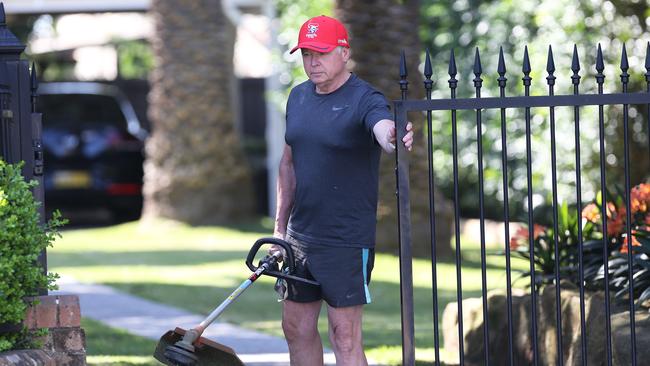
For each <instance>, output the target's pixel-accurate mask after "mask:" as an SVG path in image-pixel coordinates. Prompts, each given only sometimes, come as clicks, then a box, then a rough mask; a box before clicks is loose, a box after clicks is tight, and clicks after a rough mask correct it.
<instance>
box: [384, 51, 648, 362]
mask: <svg viewBox="0 0 650 366" xmlns="http://www.w3.org/2000/svg"><path fill="white" fill-rule="evenodd" d="M405 65H406V62H405V59H404V54H402V59H401V65H400V76H401V80H400V88H401V91H402V100H398V101H394V107H395V120H396V123H397V126H398V137H397V138H398V140H400V139H401V138H402V137H403V134H404V131H405V126H406V123H407V112H409V111H417V112H426V115H427V120H426V126H425V130H426V131H427V136H426V137H427V142H428V143H427V148H428V157H429V176H428V179H429V205H430V212H431V213H433V212H435V202H434V195H433V186H434V183H435V182H434V179H435V178H434V165H433V154H434V137H435V135H436V131H435V130H434V129H433V125H432V119H433V114H432V113H433V112H436V111H443V112H445V113H448V114H447V116H448V117H450V122H451V136H452V156H453V180H454V182H453V187H454V193H453V201H454V205H453V207H454V218H455V220H454V221H455V267H456V301H457V311H458V316H457V319H458V321H457V326H458V345H457V346H458V356H457V357H458V358H457V360H454V361H453V362H452V363H455V362H456V361H458V362H459V363H460V364H461V365H462V364H465V362H466V360H465V355H466V350H465V344H464V336H463V335H464V333H463V283H462V279H461V267H462V256H461V235H460V234H461V233H460V217H461V212H460V207H459V200H458V197H459V181H458V179H459V178H458V171H459V161H458V159H459V155H458V148H459V146H458V132H457V125H458V124H459V123H461V122H463V121H462V120H461V118H460V117H459V113H460V112H461V111H470V113H472V116H473V117H472V119H475V122H474V121H472V122H473V123H475V129H476V140H475V141H476V146H477V151H476V157H477V162H476V163H477V166H478V172H477V173H478V185H479V192H478V198H479V199H478V205H479V212H480V253H481V275H482V283H481V288H482V290H481V295H482V307H483V308H482V312H483V323H482V327H483V337H482V340H483V345H482V347H483V349H482V351H483V352H482V353H483V354H482V359H483V364H494V361H493V360H494V359H495V355H492V354H490V352H492V351H491V350H494V345H492V347H491V345H490V344H489V342H490V341H491V338H490V336H489V332H490V331H489V328H490V327H491V326H497V324H489V319H490V316H489V312H490V311H491V310H494V309H489V308H488V301H487V298H488V294H487V290H488V286H487V281H486V255H487V254H486V241H485V216H484V207H483V206H484V198H485V195H484V191H483V185H484V176H483V150H484V146H483V143H482V141H483V138H484V134H485V131H483V128H484V126H483V125H484V124H483V121H484V118H485V116H484V115H482V112H484V111H487V110H495V112H498V113H499V114H498V117H497V118H498V119H500V130H501V131H500V135H501V144H500V149H501V160H502V161H501V163H502V179H503V182H502V190H503V197H502V199H503V217H502V221H504V222H505V225H504V231H505V233H504V234H505V243H503V244H504V246H503V251H502V253H503V255H504V256H505V274H506V279H505V282H506V283H505V285H504V287H505V290H506V298H507V301H506V303H507V310H506V311H507V322H508V324H507V342H506V343H505V347H507V350H505V349H503V350H501V351H500V352H501V353H502V354H504V353H506V352H507V356H505V359H506V360H507V364H510V365H513V364H517V363H522V361H518V360H520V359H518V358H517V357H515V355H514V353H515V348H516V347H515V345H514V343H515V341H516V339H515V335H514V329H513V321H514V320H513V294H512V287H513V285H512V284H513V279H512V272H513V270H512V268H511V255H513V253H514V252H513V250H515V249H514V248H513V247H512V246H511V243H510V238H511V234H512V233H510V232H509V223H510V220H511V217H510V213H509V202H508V192H509V190H510V189H512V188H511V187H509V185H510V184H509V182H510V180H509V177H508V174H509V169H508V165H507V161H508V146H509V145H508V144H509V141H508V140H507V133H506V131H507V124H508V123H509V122H511V121H509V120H508V118H507V113H506V112H507V110H508V109H518V110H523V119H524V121H525V146H526V149H525V150H526V173H527V174H526V182H527V184H526V190H527V192H526V196H527V202H526V207H527V227H528V233H527V234H528V235H527V236H528V238H527V240H526V241H527V247H528V248H527V250H526V251H524V252H523V253H522V252H521V248H519V249H520V252H518V254H521V255H520V256H523V257H528V258H529V265H528V267H529V268H528V273H527V275H528V276H529V277H530V281H529V284H527V285H529V287H528V288H529V294H530V298H531V300H530V306H529V309H528V314H527V316H529V317H530V327H529V329H528V337H530V349H529V350H528V351H529V355H528V356H527V360H526V361H524V363H525V364H534V365H538V364H544V363H545V362H544V361H542V360H541V359H540V352H541V351H540V344H539V343H540V342H539V329H538V328H539V327H540V323H539V321H540V320H539V319H538V313H539V308H538V307H539V306H540V305H539V299H538V296H539V290H540V288H541V286H543V285H548V286H549V287H553V288H554V293H555V309H554V313H555V314H556V315H555V316H553V317H552V318H554V319H553V322H552V323H553V324H551V327H552V328H554V331H555V347H556V352H557V357H555V360H554V361H553V362H551V363H555V364H558V365H563V364H564V362H565V360H566V356H567V355H565V354H563V349H565V348H566V347H563V345H564V344H566V343H568V342H571V340H567V339H563V335H564V333H563V329H562V326H563V324H564V322H563V319H562V317H563V311H564V308H562V304H561V291H563V289H562V288H561V286H559V285H558V284H560V282H561V280H565V279H567V278H571V279H572V280H573V282H574V283H575V284H576V287H577V288H578V289H579V298H580V326H579V340H578V341H577V344H579V346H578V347H577V349H576V350H575V351H574V352H577V353H578V354H579V355H578V356H576V357H574V359H577V360H579V362H578V364H582V365H588V364H594V363H598V364H601V363H605V362H606V363H607V364H608V365H611V364H612V347H613V346H612V330H611V324H610V319H611V316H612V307H613V304H612V303H611V300H610V299H611V297H612V295H614V293H613V289H614V288H615V289H616V295H617V296H619V297H621V298H623V299H625V301H626V303H627V305H625V307H627V309H626V310H627V311H629V334H630V339H629V350H628V351H627V354H628V355H629V360H630V364H632V365H636V364H637V362H638V361H637V346H639V345H637V341H636V333H637V329H636V324H635V310H637V309H638V307H639V303H640V302H641V301H642V300H644V299H646V298H648V297H650V290H647V286H646V287H645V288H639V287H638V286H636V283H639V281H641V280H646V279H647V275H648V269H649V268H650V261H649V260H648V256H647V254H649V253H650V235H649V234H648V230H650V227H649V226H650V222H646V223H645V225H648V226H643V225H644V224H643V223H641V225H640V226H639V225H636V224H634V222H635V221H634V220H633V217H632V215H634V214H635V211H634V210H635V207H636V206H635V207H632V206H631V205H632V202H631V201H632V199H631V194H633V193H634V192H631V189H632V187H631V181H630V165H631V164H635V162H636V161H640V159H633V158H632V157H631V156H630V151H629V150H630V149H629V146H630V141H629V139H630V135H631V132H632V133H637V134H638V133H639V132H638V131H636V132H634V131H630V128H629V119H630V117H629V116H630V111H629V108H630V106H631V105H641V106H643V108H644V109H645V110H646V111H647V114H646V116H645V118H646V120H647V127H644V128H647V129H646V134H647V135H648V136H650V43H648V49H647V51H646V60H645V69H646V70H647V72H646V73H645V81H646V83H647V89H646V91H643V92H636V93H630V92H628V85H629V83H630V74H628V70H629V65H628V57H627V53H626V49H625V45H623V49H622V55H621V63H620V70H621V74H620V82H621V86H622V92H620V93H611V94H605V93H604V92H603V84H604V80H605V75H604V73H603V72H604V69H605V67H604V65H605V63H604V60H603V53H602V51H601V47H600V45H598V49H597V56H596V65H595V71H596V73H595V82H596V85H597V90H598V91H597V93H596V94H580V90H579V87H580V82H581V76H580V70H581V69H580V62H579V57H578V52H577V48H576V47H575V46H574V50H573V60H572V65H571V71H572V72H573V74H572V76H571V84H572V86H573V93H572V94H570V95H556V94H555V90H554V87H555V84H556V77H555V76H554V74H555V71H556V70H555V62H554V58H553V52H552V49H551V47H549V49H548V61H547V67H546V72H547V76H546V87H547V88H548V95H544V96H531V95H530V88H531V83H532V78H531V75H530V74H531V71H532V70H531V63H530V59H529V56H528V49H527V48H526V50H525V53H524V58H523V67H522V72H523V76H522V81H523V89H524V96H512V97H507V96H506V90H507V89H506V84H507V78H506V65H505V62H504V54H503V50H500V53H499V60H498V68H497V70H496V71H497V75H495V76H496V77H495V79H496V82H497V85H498V87H499V97H487V98H486V97H481V90H482V84H483V79H482V77H483V76H484V75H483V71H482V66H481V60H480V56H479V51H478V49H477V50H476V54H475V62H474V69H473V72H474V75H475V78H474V79H473V80H472V82H473V86H474V89H475V97H473V98H457V96H456V91H457V86H458V82H459V80H458V79H457V75H458V72H457V68H456V62H455V57H454V52H453V51H452V52H451V56H450V60H449V76H450V78H449V80H448V84H449V93H450V97H449V98H448V99H432V98H431V96H432V85H433V81H432V79H431V77H432V65H431V61H430V56H429V53H428V52H427V54H426V62H425V67H424V76H425V81H424V87H425V90H426V95H427V98H426V100H409V99H407V92H408V81H407V70H406V66H405ZM617 105H620V106H622V120H623V137H624V141H623V150H624V154H623V155H624V156H623V158H622V159H623V162H624V164H623V165H624V168H623V171H624V189H622V190H621V192H622V193H621V194H620V197H622V199H623V203H622V208H621V209H620V210H619V211H618V214H619V216H620V217H619V218H618V221H617V225H620V224H621V223H623V226H622V228H621V230H620V231H621V233H620V234H619V235H618V237H617V238H614V239H613V238H612V237H610V236H609V235H608V234H609V231H608V224H609V225H610V226H612V221H611V219H612V217H611V216H612V215H613V214H614V213H613V212H610V210H609V209H608V207H609V204H608V202H610V200H612V199H613V197H609V196H608V192H611V187H610V188H608V187H607V183H608V180H607V177H606V174H607V173H606V171H607V169H606V164H607V163H606V161H607V156H606V147H605V128H606V124H607V123H608V122H609V121H608V119H607V118H609V117H607V118H606V113H605V106H617ZM565 106H566V107H570V108H572V112H573V121H566V120H563V121H562V122H563V123H568V122H572V123H573V129H574V136H573V139H572V140H574V141H571V143H572V144H574V149H573V150H574V154H575V156H574V157H571V159H572V160H573V161H574V162H575V165H574V170H575V172H574V173H575V175H574V179H575V182H574V185H575V192H574V194H575V196H574V197H572V198H571V199H570V200H571V201H572V204H571V208H570V209H569V210H570V211H571V212H572V213H573V215H574V216H573V217H574V218H576V217H577V223H575V225H574V228H575V229H577V241H574V242H570V240H569V239H568V238H567V233H565V232H563V228H564V226H566V223H565V222H560V221H561V220H565V218H564V216H563V215H566V212H562V213H561V212H560V210H563V208H562V207H561V205H560V203H559V199H558V189H557V186H558V183H557V182H558V167H557V159H558V157H557V156H556V155H557V146H556V144H557V143H558V142H560V143H563V144H567V136H556V115H555V112H556V108H558V107H565ZM585 106H597V108H598V113H597V115H598V117H597V123H598V131H599V133H598V150H599V159H596V160H599V165H600V166H599V170H600V171H599V176H600V182H599V184H600V187H599V188H600V191H601V194H600V195H599V196H598V197H600V198H599V199H598V200H596V206H595V207H597V208H598V210H597V211H599V212H597V213H599V217H596V219H595V220H594V221H593V222H592V223H591V224H585V220H584V219H583V218H582V216H583V210H584V209H585V206H587V205H586V202H583V198H582V192H583V188H582V187H583V182H582V176H583V172H582V171H581V165H582V164H581V147H580V143H581V130H580V129H581V120H580V114H581V108H584V107H585ZM533 108H544V109H545V110H546V111H547V113H546V112H545V114H546V115H547V118H548V121H549V130H550V145H551V146H550V152H551V159H550V169H549V171H548V173H547V174H551V182H552V227H550V228H549V230H548V231H547V234H546V237H545V238H542V239H540V237H539V233H537V232H536V230H535V224H536V221H535V219H534V216H533V209H532V208H533V207H534V205H533V192H534V190H535V187H534V186H533V184H532V170H533V166H532V165H533V164H532V160H533V156H532V148H531V146H532V143H533V142H532V139H531V109H533ZM534 111H535V110H533V112H534ZM465 122H467V121H465ZM587 122H589V123H590V122H591V121H587ZM593 122H594V123H595V121H593ZM467 123H470V122H467ZM582 123H585V121H583V122H582ZM570 140H571V138H570V137H569V140H568V141H570ZM646 143H647V146H646V147H647V148H648V149H650V141H647V142H642V144H643V145H645V144H646ZM416 148H417V147H416ZM644 153H645V154H649V153H650V152H649V151H648V150H645V151H644ZM396 164H397V169H396V175H397V194H398V225H399V245H400V277H401V278H400V286H401V309H402V350H403V354H402V357H403V365H414V364H415V332H414V329H415V324H414V312H415V309H414V299H413V273H412V272H413V267H412V259H413V258H412V250H411V249H412V244H413V243H412V242H411V234H410V233H411V221H410V214H411V213H410V199H412V197H410V192H409V153H408V151H406V150H405V149H404V147H403V146H402V145H401V144H398V149H397V153H396ZM596 170H598V169H596ZM643 170H645V172H646V173H645V174H644V175H645V179H647V177H648V172H650V167H644V168H642V170H641V171H643ZM596 184H598V182H597V183H596ZM623 191H624V192H623ZM416 198H417V199H422V197H416ZM598 202H600V203H598ZM637 203H638V202H637ZM647 210H648V208H646V211H645V212H646V214H647ZM636 212H637V213H638V207H636ZM647 217H648V218H650V216H647ZM646 220H648V219H647V218H646ZM430 222H431V228H430V230H431V238H432V239H431V255H432V258H431V259H432V261H431V262H432V268H431V280H432V288H433V291H432V297H433V299H432V300H433V308H434V309H433V335H432V337H431V338H432V339H433V344H434V349H435V360H436V361H435V363H436V364H440V363H441V355H440V348H441V342H440V341H441V340H440V338H441V337H440V333H441V332H440V329H439V326H438V324H439V315H438V314H439V299H438V284H439V278H438V273H437V270H436V263H437V262H438V260H439V258H437V255H436V246H437V245H444V244H443V243H436V242H435V237H436V236H435V230H436V222H435V220H434V217H433V214H431V220H430ZM588 225H592V226H588ZM596 226H598V227H600V228H601V229H600V230H601V236H602V238H600V239H596V240H593V238H594V237H595V238H598V234H596V233H595V230H594V227H596ZM611 229H612V228H611V227H610V231H611ZM585 230H589V232H588V233H586V232H585ZM586 236H589V238H587V237H586ZM627 238H630V240H627ZM587 239H589V240H587ZM540 240H541V241H544V240H545V242H540ZM555 243H557V245H553V244H555ZM544 248H545V250H547V251H548V253H546V254H548V258H547V259H550V260H551V262H552V263H551V265H552V266H553V267H554V271H553V272H554V273H553V274H552V275H551V276H549V277H550V278H549V277H546V278H545V279H541V278H540V277H541V276H542V272H540V269H539V263H536V259H537V257H539V256H540V255H541V254H542V253H540V252H539V251H540V250H542V249H544ZM625 252H627V254H621V253H625ZM566 258H568V260H566V261H565V259H566ZM567 263H568V265H569V267H570V268H569V270H567V268H566V266H567ZM587 263H589V266H590V267H589V268H586V266H587ZM594 265H595V266H596V267H594ZM613 265H616V268H610V266H613ZM594 268H596V269H595V270H594ZM614 273H616V275H617V276H618V277H617V278H616V279H614V278H613V277H612V276H613V275H614ZM621 276H623V277H624V278H620V277H621ZM635 281H637V282H636V283H635ZM624 283H626V284H627V286H623V285H622V284H624ZM598 286H600V287H598ZM585 291H601V292H602V291H604V296H603V297H604V308H605V317H604V319H603V320H604V323H605V324H604V325H603V324H588V323H587V319H586V315H585V296H586V294H585ZM640 292H641V293H640ZM417 310H418V311H430V310H431V309H429V310H427V309H417ZM497 311H498V309H497ZM520 315H521V314H520ZM520 315H519V316H520ZM504 318H505V317H504ZM603 326H604V327H605V337H604V338H605V340H604V341H603V343H602V344H597V345H595V346H594V345H592V344H588V341H587V339H588V337H587V332H590V331H592V329H593V328H592V329H590V327H603ZM588 346H589V347H598V348H600V349H601V350H602V349H603V348H604V349H605V351H604V354H605V357H606V360H605V361H603V360H596V359H589V358H590V357H593V351H594V349H589V348H588ZM645 346H647V345H643V347H645ZM505 347H504V348H505ZM639 362H640V361H639ZM546 363H548V362H546Z"/></svg>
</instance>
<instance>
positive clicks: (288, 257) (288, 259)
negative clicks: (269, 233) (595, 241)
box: [246, 238, 320, 286]
mask: <svg viewBox="0 0 650 366" xmlns="http://www.w3.org/2000/svg"><path fill="white" fill-rule="evenodd" d="M264 244H273V245H278V246H280V247H282V249H284V255H285V257H284V258H283V259H282V262H283V263H284V264H285V265H287V266H288V268H289V273H288V274H287V273H283V272H281V271H274V270H270V269H267V270H266V271H264V272H263V273H264V274H265V275H269V276H272V277H276V278H284V279H288V280H294V281H300V282H304V283H308V284H310V285H315V286H320V284H319V283H318V282H316V281H312V280H308V279H306V278H302V277H297V276H294V275H293V273H294V272H295V269H296V265H295V262H294V257H293V250H291V245H289V243H287V242H286V241H284V240H282V239H278V238H261V239H258V240H257V241H256V242H255V244H253V246H252V247H251V249H250V251H249V252H248V256H247V257H246V266H248V268H249V269H250V270H251V271H252V272H255V271H257V269H258V268H259V267H255V265H253V260H254V259H255V256H256V255H257V252H258V251H259V250H260V247H261V246H262V245H264ZM265 259H266V258H265Z"/></svg>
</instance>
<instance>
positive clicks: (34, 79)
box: [30, 62, 38, 95]
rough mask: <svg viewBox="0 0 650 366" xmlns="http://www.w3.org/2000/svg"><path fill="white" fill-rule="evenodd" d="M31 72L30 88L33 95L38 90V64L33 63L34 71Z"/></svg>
mask: <svg viewBox="0 0 650 366" xmlns="http://www.w3.org/2000/svg"><path fill="white" fill-rule="evenodd" d="M30 71H31V72H30V87H31V89H32V95H33V94H35V93H36V90H37V89H38V77H37V76H36V64H35V63H34V62H32V69H31V70H30Z"/></svg>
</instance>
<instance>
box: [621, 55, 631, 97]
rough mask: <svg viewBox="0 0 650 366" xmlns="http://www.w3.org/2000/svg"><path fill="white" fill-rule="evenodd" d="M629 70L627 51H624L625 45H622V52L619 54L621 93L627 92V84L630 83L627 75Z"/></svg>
mask: <svg viewBox="0 0 650 366" xmlns="http://www.w3.org/2000/svg"><path fill="white" fill-rule="evenodd" d="M629 68H630V65H629V64H628V62H627V50H626V49H625V43H623V52H622V53H621V71H623V72H622V73H621V83H622V84H623V92H624V93H626V92H627V83H628V82H629V81H630V74H628V73H627V70H628V69H629Z"/></svg>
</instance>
